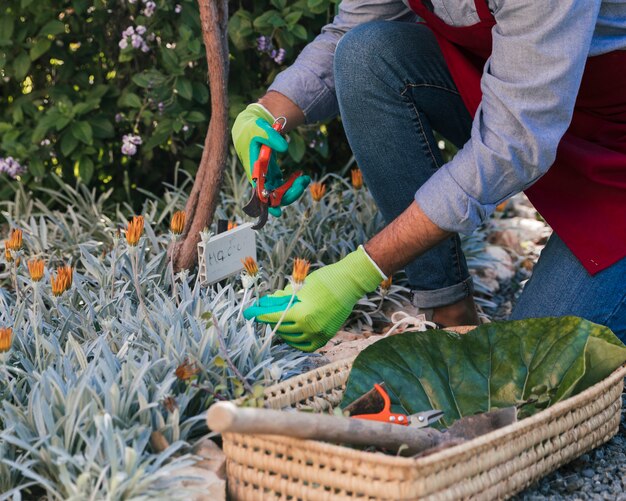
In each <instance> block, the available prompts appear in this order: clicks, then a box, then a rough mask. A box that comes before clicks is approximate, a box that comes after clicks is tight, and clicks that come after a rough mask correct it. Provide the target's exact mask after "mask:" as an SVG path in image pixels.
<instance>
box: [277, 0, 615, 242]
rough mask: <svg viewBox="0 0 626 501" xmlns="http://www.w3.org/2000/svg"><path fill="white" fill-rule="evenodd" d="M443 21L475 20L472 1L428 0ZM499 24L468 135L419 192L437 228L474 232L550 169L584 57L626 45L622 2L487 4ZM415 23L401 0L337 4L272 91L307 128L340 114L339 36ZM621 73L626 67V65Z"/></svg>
mask: <svg viewBox="0 0 626 501" xmlns="http://www.w3.org/2000/svg"><path fill="white" fill-rule="evenodd" d="M431 2H432V4H433V8H434V11H435V13H436V14H437V15H438V16H439V17H440V18H442V19H443V20H444V21H445V22H446V23H448V24H451V25H454V26H467V25H471V24H474V23H476V22H478V15H477V13H476V10H475V7H474V0H431ZM488 3H489V7H490V9H491V11H492V12H493V14H494V16H495V18H496V21H497V25H496V26H495V28H494V30H493V53H492V56H491V58H490V59H489V61H488V62H487V65H486V66H485V70H484V73H483V77H482V81H481V87H482V91H483V100H482V103H481V105H480V107H479V108H478V111H477V113H476V117H475V119H474V122H473V125H472V135H471V139H470V140H469V141H468V142H467V143H466V144H465V146H464V147H463V148H462V149H461V150H460V151H459V153H458V154H457V155H456V156H455V157H454V159H453V160H452V161H451V162H449V163H447V164H446V165H444V166H442V167H441V168H440V169H439V170H438V171H437V172H436V173H435V174H434V175H433V176H432V177H431V179H430V180H429V181H428V182H427V183H426V184H424V185H423V186H422V187H421V188H420V189H419V190H418V191H417V193H416V194H415V199H416V201H417V202H418V204H419V205H420V207H421V208H422V209H423V210H424V212H425V213H426V214H427V215H428V216H429V217H430V218H431V219H432V220H433V222H434V223H435V224H437V225H438V226H440V227H441V228H443V229H445V230H449V231H454V232H461V233H471V232H472V231H473V230H474V229H475V228H476V227H477V226H478V225H479V224H481V223H482V222H483V221H484V220H485V219H486V218H487V217H488V216H489V214H491V212H492V211H493V209H494V208H495V206H496V205H497V204H498V203H500V202H501V201H503V200H505V199H506V198H508V197H509V196H511V195H513V194H515V193H518V192H519V191H522V190H524V189H526V188H527V187H529V186H530V185H532V184H533V183H534V182H535V181H536V180H537V179H539V177H541V175H543V174H544V173H545V172H546V171H547V170H548V169H549V168H550V166H551V165H552V163H553V162H554V159H555V156H556V149H557V146H558V144H559V141H560V140H561V137H562V136H563V134H564V133H565V131H566V130H567V127H568V126H569V123H570V121H571V118H572V113H573V109H574V103H575V100H576V95H577V93H578V89H579V87H580V81H581V78H582V73H583V70H584V66H585V61H586V59H587V57H588V56H595V55H600V54H604V53H607V52H611V51H613V50H624V49H626V0H541V1H538V0H489V2H488ZM379 19H388V20H401V21H408V22H414V21H415V20H416V17H415V15H414V14H413V13H412V12H411V11H410V10H409V9H408V7H407V6H406V5H405V3H404V2H403V1H402V0H343V2H342V3H341V4H340V6H339V13H338V15H337V16H336V17H335V19H334V21H333V22H332V23H331V24H329V25H327V26H325V27H324V28H323V29H322V33H321V34H320V35H319V36H318V37H317V38H316V39H315V40H313V41H312V42H311V43H310V44H308V45H307V46H306V47H305V49H304V50H303V51H302V53H301V54H300V55H299V57H298V58H297V60H296V61H295V63H294V64H293V65H292V66H290V67H289V68H287V69H286V70H285V71H283V72H281V73H280V74H279V75H278V76H277V77H276V79H275V81H274V83H273V84H272V85H271V87H270V90H274V91H278V92H280V93H282V94H284V95H285V96H287V97H289V98H290V99H291V100H292V101H294V102H295V103H296V104H297V105H298V106H299V107H300V108H301V109H302V110H303V111H304V114H305V117H306V120H307V122H308V123H311V122H315V121H318V120H323V119H327V118H330V117H332V116H334V115H336V114H337V100H336V96H335V86H334V80H333V58H334V53H335V48H336V46H337V43H338V42H339V40H340V39H341V37H342V36H343V35H344V34H345V33H346V32H347V31H348V30H349V29H351V28H353V27H355V26H357V25H359V24H362V23H365V22H368V21H373V20H379ZM624 71H626V68H625V69H624Z"/></svg>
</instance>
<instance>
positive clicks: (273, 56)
mask: <svg viewBox="0 0 626 501" xmlns="http://www.w3.org/2000/svg"><path fill="white" fill-rule="evenodd" d="M276 54H277V53H276V49H272V50H271V51H270V57H271V58H272V59H274V58H275V57H276Z"/></svg>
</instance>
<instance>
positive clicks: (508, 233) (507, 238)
mask: <svg viewBox="0 0 626 501" xmlns="http://www.w3.org/2000/svg"><path fill="white" fill-rule="evenodd" d="M519 237H520V234H519V232H517V231H515V230H513V229H510V228H509V229H505V230H501V231H494V232H493V233H491V234H490V235H489V236H488V237H487V242H489V243H490V244H493V245H498V246H500V247H506V248H507V249H509V250H512V251H514V252H515V253H516V254H519V255H522V254H523V253H524V250H523V249H522V246H521V244H520V238H519Z"/></svg>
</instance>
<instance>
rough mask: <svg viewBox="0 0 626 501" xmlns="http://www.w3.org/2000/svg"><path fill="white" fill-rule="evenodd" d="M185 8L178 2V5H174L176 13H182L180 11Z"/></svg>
mask: <svg viewBox="0 0 626 501" xmlns="http://www.w3.org/2000/svg"><path fill="white" fill-rule="evenodd" d="M182 10H183V6H182V5H181V4H179V3H177V4H176V7H174V12H175V13H176V14H180V12H181V11H182Z"/></svg>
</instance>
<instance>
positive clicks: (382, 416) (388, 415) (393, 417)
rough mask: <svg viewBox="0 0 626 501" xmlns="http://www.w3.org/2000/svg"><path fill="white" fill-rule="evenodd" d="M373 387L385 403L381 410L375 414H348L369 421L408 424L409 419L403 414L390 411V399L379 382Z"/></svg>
mask: <svg viewBox="0 0 626 501" xmlns="http://www.w3.org/2000/svg"><path fill="white" fill-rule="evenodd" d="M374 388H376V391H377V392H378V393H379V394H380V396H381V397H383V401H384V402H385V405H384V407H383V410H382V411H380V412H378V413H376V414H359V415H358V416H350V417H353V418H356V419H367V420H369V421H381V422H383V423H394V424H401V425H403V426H408V425H409V419H408V418H407V416H406V415H404V414H396V413H394V412H391V399H390V398H389V395H387V392H386V391H385V390H383V389H382V388H381V386H380V385H379V384H374Z"/></svg>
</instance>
